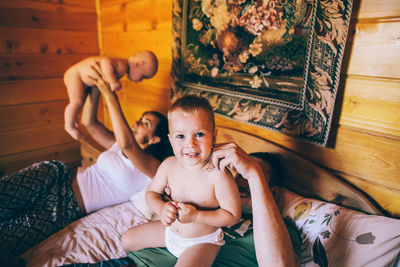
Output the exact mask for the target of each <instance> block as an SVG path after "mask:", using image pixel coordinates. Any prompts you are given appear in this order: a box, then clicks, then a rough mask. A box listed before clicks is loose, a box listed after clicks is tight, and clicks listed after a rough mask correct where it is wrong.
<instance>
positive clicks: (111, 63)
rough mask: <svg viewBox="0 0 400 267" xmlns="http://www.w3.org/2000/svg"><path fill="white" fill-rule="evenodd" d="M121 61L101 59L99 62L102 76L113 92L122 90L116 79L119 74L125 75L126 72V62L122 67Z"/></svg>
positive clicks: (107, 58)
mask: <svg viewBox="0 0 400 267" xmlns="http://www.w3.org/2000/svg"><path fill="white" fill-rule="evenodd" d="M121 61H122V59H117V58H109V57H103V58H102V59H101V60H100V68H101V71H102V72H103V74H104V80H105V81H107V82H108V83H109V84H110V88H111V90H112V91H114V92H115V91H118V90H120V89H121V88H122V85H121V81H120V80H119V78H120V77H118V75H119V73H120V72H123V73H124V74H125V73H126V71H127V67H126V65H127V64H128V62H126V65H125V66H123V64H122V62H121Z"/></svg>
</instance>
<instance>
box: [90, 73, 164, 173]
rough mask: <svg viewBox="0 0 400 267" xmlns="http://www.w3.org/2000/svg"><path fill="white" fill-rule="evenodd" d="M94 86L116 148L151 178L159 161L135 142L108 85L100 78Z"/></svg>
mask: <svg viewBox="0 0 400 267" xmlns="http://www.w3.org/2000/svg"><path fill="white" fill-rule="evenodd" d="M100 75H101V73H100ZM96 86H97V88H99V90H100V91H101V93H102V94H103V97H104V100H105V103H106V105H107V107H108V111H109V113H110V117H111V122H112V125H113V129H114V135H115V139H116V140H117V143H118V146H119V147H120V149H121V150H122V152H123V153H124V155H125V156H126V157H127V158H129V160H130V161H132V163H133V164H134V165H135V166H136V168H138V169H139V170H140V171H141V172H143V173H144V174H146V175H147V176H149V177H153V176H154V175H155V173H156V171H157V168H158V166H159V165H160V161H159V160H158V159H156V158H155V157H154V156H153V155H151V154H149V153H147V152H145V151H144V150H143V149H142V148H141V147H140V146H139V144H138V143H137V142H136V139H135V136H134V135H133V132H132V129H131V128H130V127H129V124H128V122H127V121H126V119H125V116H124V114H123V112H122V109H121V105H120V103H119V100H118V97H117V95H116V93H115V92H112V91H111V88H110V85H109V84H108V83H107V82H106V81H104V79H103V78H101V79H98V80H97V81H96Z"/></svg>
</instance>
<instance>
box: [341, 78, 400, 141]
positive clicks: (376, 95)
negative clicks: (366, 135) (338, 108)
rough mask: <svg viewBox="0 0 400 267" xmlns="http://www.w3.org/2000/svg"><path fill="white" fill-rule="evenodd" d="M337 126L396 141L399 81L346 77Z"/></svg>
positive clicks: (398, 133) (399, 116)
mask: <svg viewBox="0 0 400 267" xmlns="http://www.w3.org/2000/svg"><path fill="white" fill-rule="evenodd" d="M339 123H340V125H345V126H349V127H356V128H359V129H363V130H367V131H373V132H379V133H382V134H387V135H393V136H397V137H400V81H394V80H389V79H374V78H366V77H356V76H350V77H348V78H347V79H346V85H345V94H344V99H343V103H342V114H341V117H340V121H339Z"/></svg>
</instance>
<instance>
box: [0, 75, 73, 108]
mask: <svg viewBox="0 0 400 267" xmlns="http://www.w3.org/2000/svg"><path fill="white" fill-rule="evenodd" d="M66 99H68V95H67V89H66V88H65V85H64V82H63V80H62V79H61V78H58V79H45V80H44V79H43V80H40V79H38V80H21V81H0V106H2V105H17V104H26V103H35V102H46V101H59V100H66Z"/></svg>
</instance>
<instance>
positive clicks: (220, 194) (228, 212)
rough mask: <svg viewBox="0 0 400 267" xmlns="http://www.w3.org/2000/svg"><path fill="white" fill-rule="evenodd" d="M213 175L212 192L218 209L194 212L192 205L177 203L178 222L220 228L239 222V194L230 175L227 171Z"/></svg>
mask: <svg viewBox="0 0 400 267" xmlns="http://www.w3.org/2000/svg"><path fill="white" fill-rule="evenodd" d="M215 173H216V175H215V177H213V179H214V190H215V197H216V198H217V201H218V203H219V206H220V208H218V209H216V210H211V211H203V210H196V208H195V207H193V206H192V205H186V204H183V203H177V206H178V208H179V209H178V211H179V221H180V222H182V223H189V222H196V223H202V224H207V225H211V226H215V227H222V226H229V225H233V224H235V223H237V222H238V221H239V220H240V218H241V202H240V194H239V190H238V188H237V185H236V183H235V181H234V179H233V178H232V175H231V174H230V173H229V172H228V171H227V170H224V171H215Z"/></svg>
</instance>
